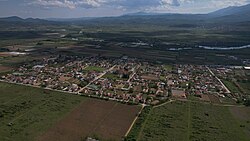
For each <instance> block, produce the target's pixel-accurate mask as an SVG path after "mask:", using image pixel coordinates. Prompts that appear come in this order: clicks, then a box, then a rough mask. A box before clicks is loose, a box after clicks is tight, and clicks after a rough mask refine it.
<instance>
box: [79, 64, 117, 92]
mask: <svg viewBox="0 0 250 141" xmlns="http://www.w3.org/2000/svg"><path fill="white" fill-rule="evenodd" d="M115 67H116V65H114V66H113V67H111V68H109V69H108V70H106V71H104V72H103V73H102V74H100V75H99V76H97V77H96V78H95V79H94V80H92V81H91V82H89V84H88V85H86V86H84V87H83V88H81V89H80V90H79V91H78V92H77V93H78V94H79V93H80V92H81V91H83V90H84V89H86V88H87V87H88V86H89V85H91V84H92V83H94V82H95V81H97V80H98V79H100V78H102V77H103V76H104V75H105V74H106V73H107V72H110V71H112V70H113V69H114V68H115Z"/></svg>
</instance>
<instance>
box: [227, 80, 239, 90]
mask: <svg viewBox="0 0 250 141" xmlns="http://www.w3.org/2000/svg"><path fill="white" fill-rule="evenodd" d="M223 83H224V84H225V85H226V86H227V88H228V89H229V90H230V91H231V92H233V93H241V92H240V90H239V89H238V88H237V87H236V86H235V84H234V83H233V82H231V81H228V80H223Z"/></svg>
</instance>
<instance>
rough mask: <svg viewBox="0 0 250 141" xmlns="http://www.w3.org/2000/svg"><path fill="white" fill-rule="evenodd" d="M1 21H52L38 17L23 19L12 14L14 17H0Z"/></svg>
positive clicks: (42, 22)
mask: <svg viewBox="0 0 250 141" xmlns="http://www.w3.org/2000/svg"><path fill="white" fill-rule="evenodd" d="M0 22H7V23H8V22H18V23H41V24H44V23H50V21H47V20H44V19H38V18H27V19H23V18H20V17H17V16H12V17H4V18H0Z"/></svg>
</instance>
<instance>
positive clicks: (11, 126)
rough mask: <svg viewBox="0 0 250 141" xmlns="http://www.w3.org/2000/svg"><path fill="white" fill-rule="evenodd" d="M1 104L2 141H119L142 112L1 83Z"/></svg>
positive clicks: (107, 103)
mask: <svg viewBox="0 0 250 141" xmlns="http://www.w3.org/2000/svg"><path fill="white" fill-rule="evenodd" d="M0 103H1V104H0V119H1V120H0V140H1V141H5V140H6V141H7V140H10V141H15V140H19V141H33V140H47V139H48V138H47V137H49V138H51V139H52V140H53V139H58V138H60V139H68V138H69V137H70V138H75V139H76V140H81V139H82V138H84V137H86V136H94V137H103V138H105V139H109V138H114V139H118V140H119V139H121V138H122V137H123V136H124V135H125V133H126V132H127V130H128V128H129V126H130V125H131V123H132V121H133V120H134V118H135V116H136V114H137V112H138V111H139V110H140V107H138V106H135V107H133V106H128V105H123V104H118V103H114V102H109V101H100V100H95V99H89V98H85V97H81V96H75V95H70V94H65V93H59V92H54V91H48V90H43V89H38V88H32V87H26V86H20V85H15V84H7V83H2V82H1V83H0ZM72 117H73V118H72ZM93 117H95V118H93ZM114 123H115V124H114ZM79 125H81V126H79ZM62 129H65V130H64V131H71V133H72V132H74V131H75V130H79V132H74V133H72V134H71V133H69V134H58V132H57V130H62ZM66 129H67V130H66ZM87 129H90V130H87ZM81 131H82V132H81ZM90 131H93V132H90ZM51 133H55V135H56V136H51ZM111 133H112V134H111ZM68 135H70V136H68Z"/></svg>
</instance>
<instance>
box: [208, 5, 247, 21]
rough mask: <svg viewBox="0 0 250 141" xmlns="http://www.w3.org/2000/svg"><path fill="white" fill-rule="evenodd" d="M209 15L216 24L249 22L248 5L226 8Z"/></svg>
mask: <svg viewBox="0 0 250 141" xmlns="http://www.w3.org/2000/svg"><path fill="white" fill-rule="evenodd" d="M209 15H210V16H212V17H214V20H215V21H217V22H234V23H235V22H250V4H248V5H244V6H233V7H232V6H231V7H227V8H224V9H221V10H218V11H215V12H212V13H209Z"/></svg>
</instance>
